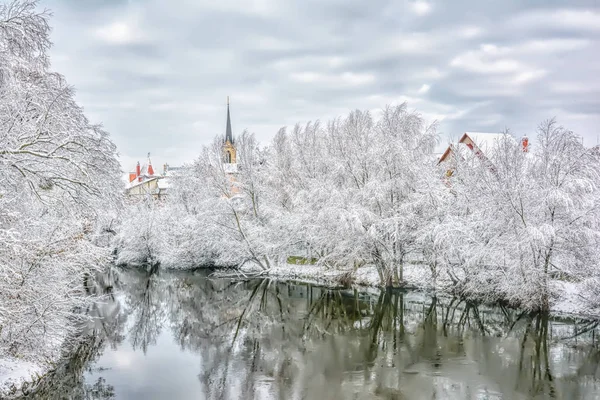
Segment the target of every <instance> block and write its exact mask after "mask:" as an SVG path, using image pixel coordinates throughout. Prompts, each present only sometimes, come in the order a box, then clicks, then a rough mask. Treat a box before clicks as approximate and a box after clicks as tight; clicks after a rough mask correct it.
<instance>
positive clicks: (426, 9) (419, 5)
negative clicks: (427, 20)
mask: <svg viewBox="0 0 600 400" xmlns="http://www.w3.org/2000/svg"><path fill="white" fill-rule="evenodd" d="M410 6H411V9H412V11H413V12H414V13H415V14H417V15H419V16H424V15H427V14H429V13H430V12H431V10H432V6H431V4H430V3H428V2H426V1H423V0H417V1H414V2H412V3H411V5H410Z"/></svg>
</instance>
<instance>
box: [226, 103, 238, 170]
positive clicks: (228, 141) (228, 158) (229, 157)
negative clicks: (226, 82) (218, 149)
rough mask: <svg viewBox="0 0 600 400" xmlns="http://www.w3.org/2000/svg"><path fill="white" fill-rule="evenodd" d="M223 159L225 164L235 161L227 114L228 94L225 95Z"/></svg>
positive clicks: (229, 120)
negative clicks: (225, 125)
mask: <svg viewBox="0 0 600 400" xmlns="http://www.w3.org/2000/svg"><path fill="white" fill-rule="evenodd" d="M223 161H224V162H225V163H226V164H235V163H236V150H235V142H234V140H233V133H232V132H231V117H230V115H229V96H227V128H226V129H225V141H224V142H223Z"/></svg>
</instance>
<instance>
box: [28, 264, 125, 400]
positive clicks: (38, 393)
mask: <svg viewBox="0 0 600 400" xmlns="http://www.w3.org/2000/svg"><path fill="white" fill-rule="evenodd" d="M119 286H120V281H119V276H118V274H117V273H116V271H114V270H112V269H111V270H109V271H107V272H106V273H103V274H100V275H99V276H97V277H96V279H95V280H94V284H93V285H92V284H91V281H90V285H89V286H88V287H87V292H88V294H93V295H97V296H100V298H99V300H98V301H97V302H96V303H94V304H93V305H90V307H89V308H88V309H87V310H86V313H87V314H88V315H89V316H90V317H91V318H90V320H88V321H87V322H86V323H85V325H84V326H82V337H81V339H80V340H79V342H78V343H77V345H76V346H74V347H73V348H68V349H65V350H64V353H65V355H64V356H63V358H62V360H60V361H59V362H58V363H57V367H56V368H55V369H54V370H52V371H51V372H50V373H48V374H46V375H44V376H43V377H42V378H41V379H40V380H39V381H38V382H36V383H35V384H34V385H32V387H31V388H29V390H26V394H24V395H23V398H27V399H56V398H60V399H90V400H100V399H102V400H107V399H113V398H114V397H115V393H114V388H113V386H112V385H110V384H109V383H107V382H106V381H105V380H104V379H103V378H99V379H98V380H97V381H96V382H94V383H92V384H90V383H88V382H85V379H84V373H85V372H86V371H90V370H91V363H92V362H93V360H95V359H97V358H98V357H99V356H100V354H101V353H102V351H103V349H104V348H105V347H106V346H107V345H110V346H111V347H112V348H116V346H117V345H118V344H119V343H121V342H122V341H123V339H124V337H125V336H124V334H123V330H124V325H125V322H126V318H123V315H121V314H120V304H119V302H118V301H117V299H116V298H115V295H114V288H118V287H119ZM67 342H68V341H67Z"/></svg>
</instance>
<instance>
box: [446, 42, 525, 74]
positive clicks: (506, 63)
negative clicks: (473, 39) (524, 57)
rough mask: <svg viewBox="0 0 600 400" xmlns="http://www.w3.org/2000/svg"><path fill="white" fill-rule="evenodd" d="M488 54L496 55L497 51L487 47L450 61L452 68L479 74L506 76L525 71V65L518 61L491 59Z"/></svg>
mask: <svg viewBox="0 0 600 400" xmlns="http://www.w3.org/2000/svg"><path fill="white" fill-rule="evenodd" d="M486 53H491V54H494V53H495V50H493V49H492V48H491V47H485V48H482V51H469V52H466V53H463V54H460V55H458V56H456V57H454V58H453V59H452V60H451V61H450V66H452V67H455V68H460V69H462V70H464V71H468V72H475V73H478V74H505V73H510V72H519V71H520V70H522V69H524V65H523V64H522V63H521V62H519V61H518V60H515V59H511V58H495V57H490V56H488V55H487V54H486Z"/></svg>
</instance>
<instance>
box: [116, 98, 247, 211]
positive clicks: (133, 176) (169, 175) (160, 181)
mask: <svg viewBox="0 0 600 400" xmlns="http://www.w3.org/2000/svg"><path fill="white" fill-rule="evenodd" d="M222 149H223V160H222V161H223V164H222V165H223V170H224V172H225V174H226V176H227V177H228V179H229V181H230V182H231V193H232V194H233V195H236V194H239V193H240V190H239V187H238V183H237V179H236V175H237V173H238V164H237V149H236V146H235V139H234V137H233V131H232V129H231V114H230V111H229V96H228V97H227V122H226V128H225V138H224V139H223V146H222ZM184 173H185V168H184V167H171V166H169V164H165V165H164V166H163V172H162V174H157V173H156V172H155V171H154V168H153V166H152V161H151V160H150V153H148V162H147V163H146V164H144V165H140V163H139V161H138V163H137V165H136V167H135V169H133V170H131V171H130V172H129V175H128V183H127V188H126V194H127V195H128V196H129V197H130V198H132V199H135V198H142V197H147V196H152V197H153V198H155V199H164V198H165V197H166V196H167V195H168V191H169V186H170V184H171V181H172V179H173V178H174V177H176V176H179V175H182V174H184Z"/></svg>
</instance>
